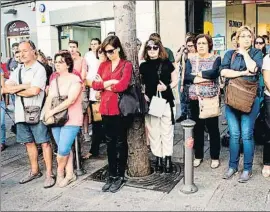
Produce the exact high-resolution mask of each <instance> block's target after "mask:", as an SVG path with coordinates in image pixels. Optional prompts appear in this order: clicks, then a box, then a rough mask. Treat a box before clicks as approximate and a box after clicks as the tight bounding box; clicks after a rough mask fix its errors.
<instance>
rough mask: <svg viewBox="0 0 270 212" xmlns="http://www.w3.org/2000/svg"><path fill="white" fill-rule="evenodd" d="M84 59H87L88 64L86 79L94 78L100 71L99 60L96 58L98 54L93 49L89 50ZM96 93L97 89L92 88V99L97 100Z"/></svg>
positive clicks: (90, 94)
mask: <svg viewBox="0 0 270 212" xmlns="http://www.w3.org/2000/svg"><path fill="white" fill-rule="evenodd" d="M84 59H85V61H86V64H87V75H86V79H87V80H94V79H95V76H96V75H97V72H98V67H99V60H98V59H97V58H96V54H95V53H94V52H92V51H90V52H87V53H86V54H85V56H84ZM95 95H96V91H95V90H94V89H93V88H90V93H89V100H90V101H97V100H96V97H95Z"/></svg>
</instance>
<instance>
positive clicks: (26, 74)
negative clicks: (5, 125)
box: [7, 61, 47, 123]
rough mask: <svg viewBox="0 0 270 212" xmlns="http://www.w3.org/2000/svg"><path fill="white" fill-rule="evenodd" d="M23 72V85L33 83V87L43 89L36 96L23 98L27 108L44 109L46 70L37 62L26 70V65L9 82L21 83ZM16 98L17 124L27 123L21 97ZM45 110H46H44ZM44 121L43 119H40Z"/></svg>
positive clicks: (16, 70)
mask: <svg viewBox="0 0 270 212" xmlns="http://www.w3.org/2000/svg"><path fill="white" fill-rule="evenodd" d="M20 69H22V70H21V79H22V83H23V84H27V83H31V87H34V86H35V87H38V88H40V89H41V91H40V93H39V94H38V95H36V96H32V97H27V98H23V99H24V105H25V106H39V107H42V103H43V99H44V96H45V92H44V91H45V87H46V81H47V75H46V71H45V68H44V67H43V66H42V65H41V64H40V63H39V62H37V61H36V62H35V63H34V64H33V65H32V66H31V67H29V68H26V67H25V66H24V65H19V66H18V67H17V68H16V69H15V70H14V71H13V73H12V75H10V78H9V80H8V81H13V82H16V83H17V84H20V83H19V71H20ZM7 83H8V82H7ZM15 96H16V99H15V122H16V123H18V122H25V117H24V109H23V105H22V102H21V97H20V96H17V95H15ZM43 109H44V108H43ZM40 120H42V117H40Z"/></svg>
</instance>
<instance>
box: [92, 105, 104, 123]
mask: <svg viewBox="0 0 270 212" xmlns="http://www.w3.org/2000/svg"><path fill="white" fill-rule="evenodd" d="M99 107H100V102H95V103H94V104H92V113H93V119H94V121H102V117H101V114H100V112H99Z"/></svg>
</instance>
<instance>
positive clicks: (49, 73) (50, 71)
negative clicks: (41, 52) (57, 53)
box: [38, 61, 53, 85]
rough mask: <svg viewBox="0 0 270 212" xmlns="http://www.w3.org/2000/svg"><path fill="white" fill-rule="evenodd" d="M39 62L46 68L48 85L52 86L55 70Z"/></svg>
mask: <svg viewBox="0 0 270 212" xmlns="http://www.w3.org/2000/svg"><path fill="white" fill-rule="evenodd" d="M38 62H39V63H40V64H41V65H42V66H43V67H44V68H45V71H46V76H47V80H46V85H49V84H50V76H51V75H52V73H53V69H52V67H51V66H49V65H48V64H44V63H42V62H40V61H38Z"/></svg>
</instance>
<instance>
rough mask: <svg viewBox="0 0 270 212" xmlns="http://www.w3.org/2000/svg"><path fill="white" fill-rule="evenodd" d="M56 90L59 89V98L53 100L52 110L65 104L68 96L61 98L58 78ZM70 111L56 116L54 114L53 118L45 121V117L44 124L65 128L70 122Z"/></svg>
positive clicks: (66, 110) (63, 111) (61, 112)
mask: <svg viewBox="0 0 270 212" xmlns="http://www.w3.org/2000/svg"><path fill="white" fill-rule="evenodd" d="M56 89H57V94H58V95H57V96H56V97H54V98H53V99H52V102H51V109H53V108H55V107H57V106H58V105H60V104H61V103H62V102H64V101H65V100H66V99H67V98H68V96H66V95H65V96H64V95H63V96H61V95H60V91H59V86H58V77H57V78H56ZM68 119H69V117H68V109H65V110H62V111H60V112H58V113H56V114H54V115H53V116H52V117H49V118H48V119H47V120H45V116H44V117H43V123H44V124H45V125H47V126H50V127H62V126H64V125H65V124H66V123H67V121H68Z"/></svg>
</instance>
